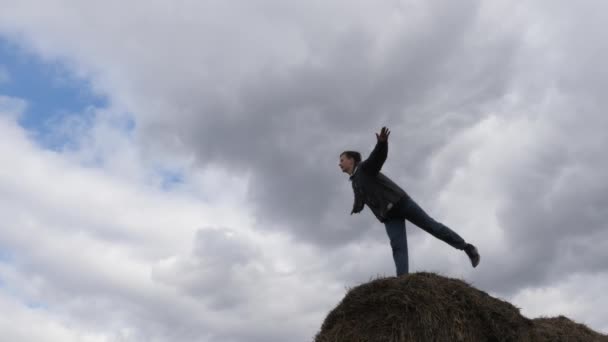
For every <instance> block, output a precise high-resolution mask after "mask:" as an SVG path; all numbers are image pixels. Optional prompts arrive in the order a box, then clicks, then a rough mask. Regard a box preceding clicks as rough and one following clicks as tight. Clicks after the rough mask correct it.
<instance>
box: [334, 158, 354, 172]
mask: <svg viewBox="0 0 608 342" xmlns="http://www.w3.org/2000/svg"><path fill="white" fill-rule="evenodd" d="M338 165H339V166H340V169H341V170H342V172H346V173H348V174H350V173H351V172H352V170H353V168H354V166H355V160H354V159H352V158H348V156H347V155H346V154H343V155H341V156H340V164H338Z"/></svg>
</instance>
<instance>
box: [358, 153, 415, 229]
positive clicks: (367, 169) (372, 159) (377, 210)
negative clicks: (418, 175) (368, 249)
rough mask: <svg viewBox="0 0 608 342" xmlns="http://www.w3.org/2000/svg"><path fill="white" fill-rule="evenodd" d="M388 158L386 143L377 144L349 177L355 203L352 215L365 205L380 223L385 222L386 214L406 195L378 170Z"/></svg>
mask: <svg viewBox="0 0 608 342" xmlns="http://www.w3.org/2000/svg"><path fill="white" fill-rule="evenodd" d="M387 156H388V142H378V143H376V146H375V147H374V150H373V151H372V152H371V153H370V155H369V157H368V158H367V159H366V160H364V161H361V162H360V163H359V164H358V165H357V166H356V168H355V171H354V172H353V174H352V175H351V176H350V181H351V183H352V186H353V192H354V195H355V202H354V203H353V210H352V211H351V215H352V214H353V213H359V212H361V210H363V207H364V205H367V206H368V207H369V208H370V209H371V211H372V212H373V213H374V215H375V216H376V218H377V219H378V220H379V221H380V222H385V221H386V219H387V217H386V214H387V212H388V211H389V210H391V208H393V207H394V206H395V204H396V203H397V202H398V201H399V200H400V199H402V198H404V197H405V196H406V195H407V193H406V192H405V191H404V190H403V189H401V188H400V187H399V186H398V185H397V184H395V183H394V182H393V181H392V180H391V179H390V178H388V177H387V176H385V175H384V174H382V172H380V169H382V165H383V164H384V162H385V161H386V157H387Z"/></svg>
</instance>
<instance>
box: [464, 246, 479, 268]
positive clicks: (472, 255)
mask: <svg viewBox="0 0 608 342" xmlns="http://www.w3.org/2000/svg"><path fill="white" fill-rule="evenodd" d="M464 252H465V253H467V255H468V256H469V259H471V265H473V267H477V265H479V252H478V251H477V247H475V246H473V245H471V244H470V243H467V245H466V247H464Z"/></svg>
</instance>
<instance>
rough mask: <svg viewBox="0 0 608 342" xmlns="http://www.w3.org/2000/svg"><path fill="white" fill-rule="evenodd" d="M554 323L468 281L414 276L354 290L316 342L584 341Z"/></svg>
mask: <svg viewBox="0 0 608 342" xmlns="http://www.w3.org/2000/svg"><path fill="white" fill-rule="evenodd" d="M552 322H554V321H552V320H550V319H549V320H538V321H534V320H530V319H528V318H526V317H524V316H522V315H521V313H520V311H519V309H518V308H516V307H515V306H513V305H511V304H510V303H508V302H505V301H503V300H500V299H497V298H494V297H492V296H490V295H488V294H487V293H485V292H483V291H480V290H477V289H475V288H474V287H472V286H470V285H469V284H467V283H465V282H464V281H462V280H458V279H451V278H446V277H442V276H439V275H437V274H433V273H414V274H410V275H407V276H402V277H389V278H380V279H375V280H372V281H370V282H369V283H366V284H362V285H359V286H357V287H355V288H352V289H350V290H349V291H348V293H347V294H346V296H345V297H344V299H343V300H342V301H341V302H340V303H339V305H338V306H337V307H336V308H334V309H333V310H332V311H331V312H330V313H329V315H328V316H327V317H326V319H325V321H324V322H323V324H322V326H321V331H320V332H319V333H318V334H317V336H316V337H315V342H385V341H386V342H413V341H416V342H418V341H421V342H431V341H438V342H447V341H450V342H451V341H462V342H468V341H474V342H479V341H514V342H515V341H517V342H526V341H578V340H576V339H573V338H572V337H569V335H564V334H563V333H562V332H558V330H559V329H557V328H555V327H554V326H553V325H552V324H553V323H552ZM560 322H561V321H560ZM557 324H558V325H559V324H560V323H559V322H558V323H557ZM537 325H538V327H537ZM577 331H579V332H581V334H582V333H586V334H587V333H589V332H590V333H592V334H596V335H585V336H593V337H592V338H597V339H596V340H593V339H592V340H585V341H608V337H606V336H604V335H600V334H597V333H595V332H593V331H591V330H589V331H587V330H585V329H583V328H580V329H579V330H577ZM577 336H579V335H577ZM581 336H582V335H581ZM581 341H582V340H581Z"/></svg>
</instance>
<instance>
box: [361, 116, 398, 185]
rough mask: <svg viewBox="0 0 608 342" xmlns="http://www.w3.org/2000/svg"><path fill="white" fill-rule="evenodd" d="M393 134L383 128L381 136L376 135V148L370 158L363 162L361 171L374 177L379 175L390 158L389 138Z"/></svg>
mask: <svg viewBox="0 0 608 342" xmlns="http://www.w3.org/2000/svg"><path fill="white" fill-rule="evenodd" d="M390 134H391V132H390V131H389V130H388V128H386V127H382V130H380V134H378V133H376V138H377V140H378V141H377V142H376V146H375V147H374V149H373V150H372V152H371V153H370V155H369V157H368V158H367V159H366V160H364V161H363V162H361V169H362V170H363V171H364V172H366V173H368V174H372V175H377V174H378V172H380V170H381V169H382V165H384V162H385V161H386V157H387V156H388V136H389V135H390Z"/></svg>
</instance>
